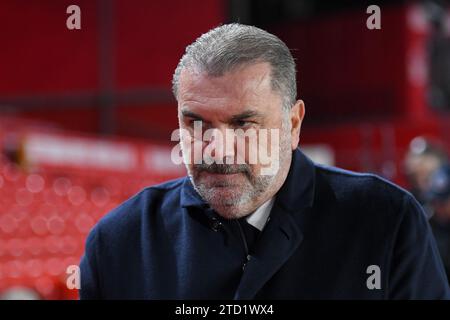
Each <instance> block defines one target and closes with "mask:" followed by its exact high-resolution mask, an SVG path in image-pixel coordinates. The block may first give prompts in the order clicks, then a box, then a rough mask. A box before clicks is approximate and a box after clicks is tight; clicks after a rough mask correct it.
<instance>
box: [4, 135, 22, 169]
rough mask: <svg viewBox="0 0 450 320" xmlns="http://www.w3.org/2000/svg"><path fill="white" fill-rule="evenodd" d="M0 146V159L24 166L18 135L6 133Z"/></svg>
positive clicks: (20, 140) (20, 141)
mask: <svg viewBox="0 0 450 320" xmlns="http://www.w3.org/2000/svg"><path fill="white" fill-rule="evenodd" d="M0 146H2V148H1V157H0V158H1V160H2V161H4V162H9V163H12V164H15V165H17V166H19V167H24V166H25V157H24V152H23V143H22V139H21V138H20V136H19V135H16V134H8V135H6V136H5V137H4V139H3V141H2V143H0Z"/></svg>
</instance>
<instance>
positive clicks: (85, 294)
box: [80, 24, 450, 299]
mask: <svg viewBox="0 0 450 320" xmlns="http://www.w3.org/2000/svg"><path fill="white" fill-rule="evenodd" d="M173 88H174V94H175V97H176V98H177V100H178V115H179V125H180V132H181V133H180V136H181V147H182V151H183V158H184V162H185V163H186V167H187V171H188V177H185V178H182V179H178V180H175V181H171V182H167V183H164V184H161V185H157V186H153V187H149V188H146V189H144V190H143V191H141V192H140V193H139V194H137V195H136V196H134V197H133V198H131V199H129V200H128V201H126V202H125V203H124V204H122V205H121V206H120V207H118V208H117V209H115V210H113V211H112V212H111V213H109V214H108V215H107V216H106V217H104V218H103V219H102V220H101V221H100V222H99V223H98V224H97V225H96V226H95V228H94V229H93V230H92V232H91V233H90V235H89V237H88V239H87V242H86V253H85V256H84V258H83V259H82V262H81V292H80V294H81V298H82V299H121V298H125V299H133V298H136V299H253V298H256V299H416V298H417V299H441V298H448V297H449V295H450V294H449V288H448V285H447V279H446V276H445V273H444V269H443V266H442V262H441V260H440V257H439V254H438V252H437V248H436V244H435V242H434V239H433V237H432V235H431V233H430V228H429V225H428V223H427V221H426V219H425V216H424V214H423V211H422V209H421V207H420V205H419V204H418V203H417V202H416V200H414V198H413V197H412V196H411V195H410V194H409V193H407V192H406V191H404V190H402V189H400V188H399V187H397V186H395V185H393V184H391V183H389V182H387V181H384V180H382V179H381V178H378V177H376V176H374V175H369V174H356V173H351V172H347V171H344V170H340V169H337V168H332V167H324V166H319V165H316V164H314V163H313V162H312V161H311V160H309V159H308V158H307V157H306V156H305V155H304V154H303V153H302V152H301V151H300V150H299V149H298V148H297V145H298V142H299V134H300V128H301V124H302V121H303V118H304V115H305V106H304V103H303V101H301V100H297V99H296V91H297V90H296V72H295V63H294V60H293V57H292V55H291V54H290V51H289V49H288V48H287V47H286V45H285V44H284V43H283V42H282V41H281V40H280V39H278V38H277V37H275V36H274V35H272V34H269V33H267V32H265V31H263V30H261V29H258V28H255V27H251V26H245V25H240V24H229V25H224V26H221V27H218V28H215V29H213V30H211V31H209V32H208V33H206V34H204V35H202V36H201V37H200V38H198V39H197V40H196V41H195V42H194V43H193V44H191V45H190V46H189V47H187V49H186V53H185V55H184V56H183V57H182V58H181V60H180V62H179V65H178V67H177V69H176V71H175V74H174V79H173ZM199 127H200V129H201V132H203V130H207V131H208V130H209V129H211V130H212V133H211V135H210V136H209V137H206V132H205V135H202V134H199V133H198V130H197V129H199ZM229 129H232V130H234V131H235V132H236V134H235V136H232V137H233V139H231V138H229V136H227V130H229ZM239 130H240V131H239ZM264 130H268V131H270V132H271V134H270V137H269V135H268V134H266V135H265V136H266V137H269V138H268V141H269V143H268V145H269V146H270V147H271V148H270V151H271V152H270V155H271V157H270V159H269V160H270V161H268V162H267V161H262V159H259V158H258V161H250V160H251V157H252V156H254V155H255V152H258V155H261V154H264V152H263V153H261V152H260V151H261V150H260V149H265V147H267V146H264V144H263V143H258V144H257V145H256V147H255V145H254V143H253V144H252V143H251V135H247V134H246V133H247V132H248V131H252V132H256V137H257V138H261V137H262V136H263V133H267V131H264ZM272 133H279V140H277V138H276V137H277V136H276V134H275V135H272ZM220 136H222V137H224V136H226V137H228V138H227V139H225V140H226V141H225V142H223V141H221V139H220V138H218V137H220ZM263 140H264V139H259V140H258V141H259V142H261V141H263ZM227 141H228V142H229V141H232V142H233V144H232V145H231V147H224V145H225V144H227ZM243 141H244V142H248V145H246V144H244V145H245V147H244V148H239V147H238V146H237V145H238V142H243ZM228 146H229V144H228ZM196 150H197V151H198V150H200V151H202V152H201V156H202V158H201V159H200V161H198V160H199V159H198V152H197V151H196ZM196 157H197V159H196ZM211 160H213V161H211ZM238 160H241V161H238ZM242 160H245V161H242ZM274 164H275V165H274ZM269 167H271V168H272V169H273V168H275V170H272V171H271V170H266V169H268V168H269Z"/></svg>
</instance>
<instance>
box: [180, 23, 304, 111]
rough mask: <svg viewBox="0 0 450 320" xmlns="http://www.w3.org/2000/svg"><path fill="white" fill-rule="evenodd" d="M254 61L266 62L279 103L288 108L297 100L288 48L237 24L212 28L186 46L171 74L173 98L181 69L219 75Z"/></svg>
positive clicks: (255, 30)
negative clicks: (269, 67) (281, 97)
mask: <svg viewBox="0 0 450 320" xmlns="http://www.w3.org/2000/svg"><path fill="white" fill-rule="evenodd" d="M256 62H267V63H269V64H270V66H271V69H272V70H271V81H272V88H273V89H274V90H276V91H278V92H279V93H280V94H281V95H282V96H283V106H284V108H285V109H286V110H289V109H290V107H292V106H293V105H294V104H295V101H296V99H297V82H296V68H295V61H294V58H293V57H292V54H291V52H290V51H289V48H288V47H287V46H286V44H285V43H284V42H283V41H281V40H280V39H279V38H278V37H276V36H275V35H273V34H271V33H268V32H267V31H264V30H262V29H259V28H257V27H253V26H247V25H242V24H239V23H232V24H225V25H222V26H219V27H217V28H214V29H212V30H210V31H208V32H207V33H205V34H203V35H201V36H200V37H199V38H197V40H195V41H194V42H193V43H192V44H191V45H189V46H188V47H187V48H186V52H185V53H184V55H183V57H182V58H181V59H180V62H179V63H178V66H177V68H176V69H175V72H174V74H173V80H172V90H173V93H174V95H175V98H177V97H178V84H179V77H180V74H181V71H182V70H183V69H184V68H192V69H196V70H198V71H200V72H206V73H207V74H209V75H212V76H221V75H223V74H224V73H225V72H227V71H231V70H232V69H233V68H235V67H237V66H240V65H242V64H252V63H256Z"/></svg>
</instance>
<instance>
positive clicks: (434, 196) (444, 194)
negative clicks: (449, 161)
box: [427, 165, 450, 276]
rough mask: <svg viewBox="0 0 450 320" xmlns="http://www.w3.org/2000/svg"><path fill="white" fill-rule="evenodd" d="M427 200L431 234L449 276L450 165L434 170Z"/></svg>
mask: <svg viewBox="0 0 450 320" xmlns="http://www.w3.org/2000/svg"><path fill="white" fill-rule="evenodd" d="M427 200H428V201H429V204H430V208H431V209H432V210H433V215H432V218H431V220H430V224H431V227H432V229H433V234H434V236H435V238H436V242H437V245H438V248H439V252H440V254H441V257H442V261H443V262H444V266H445V271H446V272H447V276H449V275H450V165H444V166H442V167H440V168H439V169H438V170H436V171H435V172H434V173H433V174H432V175H431V178H430V184H429V190H428V192H427Z"/></svg>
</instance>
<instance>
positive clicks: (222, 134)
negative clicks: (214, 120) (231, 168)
mask: <svg viewBox="0 0 450 320" xmlns="http://www.w3.org/2000/svg"><path fill="white" fill-rule="evenodd" d="M233 137H234V136H233V134H232V130H231V129H227V128H214V129H212V132H211V136H210V137H208V138H207V141H206V142H207V143H206V148H208V149H209V150H210V154H211V156H212V157H213V159H214V160H215V161H223V163H229V161H233V160H234V157H235V141H234V138H233Z"/></svg>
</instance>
